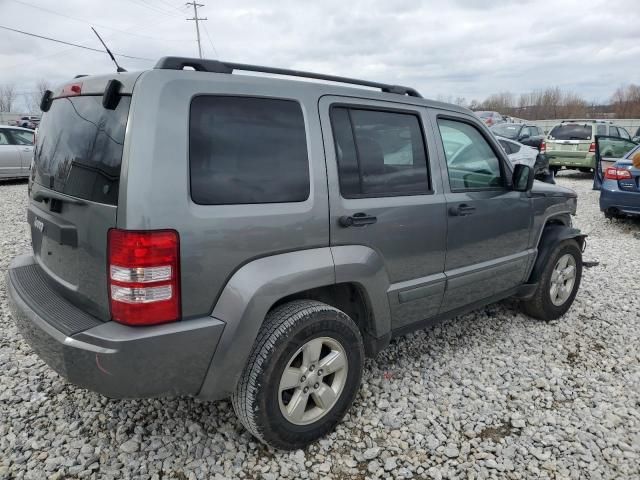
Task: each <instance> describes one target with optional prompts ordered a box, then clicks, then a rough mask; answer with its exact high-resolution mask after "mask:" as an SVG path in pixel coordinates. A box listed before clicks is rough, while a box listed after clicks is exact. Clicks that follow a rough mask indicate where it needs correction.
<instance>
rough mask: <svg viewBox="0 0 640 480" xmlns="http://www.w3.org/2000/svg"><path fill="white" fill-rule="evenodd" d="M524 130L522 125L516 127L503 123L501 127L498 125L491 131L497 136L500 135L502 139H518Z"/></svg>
mask: <svg viewBox="0 0 640 480" xmlns="http://www.w3.org/2000/svg"><path fill="white" fill-rule="evenodd" d="M521 129H522V126H521V125H514V124H512V123H511V124H509V123H501V124H500V125H496V126H495V127H491V131H492V132H493V133H495V134H496V135H500V136H501V137H507V138H511V139H514V140H515V139H516V138H518V135H520V130H521Z"/></svg>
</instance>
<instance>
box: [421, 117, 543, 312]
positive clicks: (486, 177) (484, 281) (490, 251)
mask: <svg viewBox="0 0 640 480" xmlns="http://www.w3.org/2000/svg"><path fill="white" fill-rule="evenodd" d="M433 123H434V124H435V125H437V127H436V130H437V133H438V136H439V137H440V142H439V146H440V148H441V149H442V155H441V159H442V160H443V161H444V162H443V170H444V171H446V172H447V174H445V175H443V177H445V181H444V183H445V190H446V193H445V195H446V198H447V219H448V221H447V257H446V262H445V274H446V276H447V289H446V292H445V296H444V300H443V303H442V308H441V312H448V311H451V310H455V309H456V308H459V307H463V306H465V305H469V304H471V303H474V302H476V301H481V300H484V299H487V298H490V297H492V296H494V295H497V294H500V293H502V292H505V291H507V290H509V289H511V288H513V287H515V286H517V285H519V284H520V283H522V281H523V277H524V275H525V271H526V269H527V266H528V264H529V261H530V260H531V259H532V257H533V255H534V254H535V250H533V249H528V248H527V247H528V241H529V232H530V229H531V227H532V218H533V215H532V201H531V198H530V196H529V194H528V193H524V192H516V191H513V190H511V188H510V183H511V182H510V180H509V178H510V176H511V167H510V166H509V162H508V160H506V158H505V156H504V154H503V152H502V151H501V149H500V147H499V146H498V144H497V141H496V140H495V138H492V137H491V136H490V134H488V133H487V132H486V129H485V128H483V127H482V126H481V125H479V122H478V121H476V120H474V119H472V118H471V117H470V116H466V115H462V114H451V115H446V116H443V115H436V114H435V113H434V114H433Z"/></svg>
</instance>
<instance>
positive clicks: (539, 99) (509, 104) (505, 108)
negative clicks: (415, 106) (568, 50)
mask: <svg viewBox="0 0 640 480" xmlns="http://www.w3.org/2000/svg"><path fill="white" fill-rule="evenodd" d="M50 89H51V86H50V84H49V82H48V81H47V80H45V79H41V80H39V81H38V82H37V83H36V89H35V90H33V91H31V92H27V93H22V94H20V93H18V91H17V90H16V87H15V85H14V84H12V83H5V84H0V112H11V111H14V110H15V108H16V107H17V101H18V98H19V96H22V97H23V105H24V107H26V109H27V110H28V111H29V113H38V112H39V111H40V108H39V105H40V99H41V98H42V95H43V94H44V92H45V90H50ZM438 100H440V101H445V102H449V103H455V104H456V105H463V106H465V107H468V108H470V109H471V110H492V111H496V112H500V113H501V114H503V115H510V116H512V117H517V118H524V119H526V120H542V119H562V118H601V117H604V116H612V118H640V85H635V84H630V85H625V86H621V87H618V88H617V89H616V91H615V92H614V93H613V95H612V96H611V98H610V99H609V104H607V105H601V104H596V103H594V102H588V101H587V100H585V99H584V98H583V97H581V96H580V95H577V94H575V93H573V92H570V91H566V90H562V89H561V88H559V87H549V88H545V89H540V90H534V91H533V92H529V93H522V94H520V95H514V94H513V93H511V92H501V93H494V94H491V95H489V96H488V97H487V98H485V99H484V100H483V101H478V100H472V101H471V102H467V100H466V99H465V98H464V97H455V98H454V97H452V96H448V97H445V96H442V95H439V96H438ZM20 113H23V112H20Z"/></svg>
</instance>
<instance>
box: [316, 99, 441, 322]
mask: <svg viewBox="0 0 640 480" xmlns="http://www.w3.org/2000/svg"><path fill="white" fill-rule="evenodd" d="M319 105H320V117H321V121H322V132H323V139H324V144H325V153H326V158H327V174H328V183H329V204H330V235H331V245H332V246H339V245H364V246H367V247H370V248H371V249H373V250H375V251H376V252H377V253H378V254H379V255H380V256H381V257H382V259H383V260H384V263H385V267H386V270H387V274H388V277H389V280H390V282H391V285H390V287H389V291H388V296H389V302H390V305H391V316H392V322H393V328H400V327H403V326H406V325H409V324H411V323H413V322H416V321H419V320H424V319H427V318H429V317H431V316H433V315H435V314H436V313H437V312H438V309H439V307H440V302H441V300H442V295H443V292H444V286H445V281H444V275H443V268H444V252H445V239H446V212H445V203H444V202H445V200H444V196H443V193H442V185H441V181H440V176H439V172H438V169H437V167H436V169H435V170H434V168H433V165H434V164H433V161H432V158H433V157H435V156H436V153H435V151H434V150H433V149H432V148H427V145H431V146H433V145H434V141H433V140H434V139H433V132H432V130H431V128H430V127H429V126H428V125H429V124H428V119H427V118H426V116H425V114H426V110H425V109H424V108H422V107H418V106H412V105H401V104H396V103H389V102H381V101H373V100H364V99H357V98H343V97H332V96H326V97H323V98H322V99H321V100H320V104H319ZM425 125H426V126H427V127H428V128H425ZM425 132H427V140H425Z"/></svg>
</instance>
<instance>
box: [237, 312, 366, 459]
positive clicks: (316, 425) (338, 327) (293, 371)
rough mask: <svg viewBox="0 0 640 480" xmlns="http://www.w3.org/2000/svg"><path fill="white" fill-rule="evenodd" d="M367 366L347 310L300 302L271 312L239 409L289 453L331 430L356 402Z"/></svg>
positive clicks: (245, 376) (240, 390) (253, 427)
mask: <svg viewBox="0 0 640 480" xmlns="http://www.w3.org/2000/svg"><path fill="white" fill-rule="evenodd" d="M363 363H364V348H363V343H362V337H361V335H360V331H359V330H358V327H357V325H356V324H355V323H354V322H353V320H351V318H349V316H347V315H346V314H345V313H344V312H342V311H340V310H338V309H336V308H333V307H331V306H329V305H326V304H324V303H321V302H317V301H311V300H297V301H293V302H290V303H287V304H284V305H281V306H279V307H277V308H275V309H274V310H272V311H271V312H270V313H269V314H268V315H267V318H266V319H265V323H264V325H263V327H262V329H261V331H260V333H259V335H258V338H257V340H256V343H255V345H254V347H253V351H252V353H251V356H250V358H249V360H248V361H247V365H246V367H245V369H244V371H243V373H242V376H241V378H240V381H239V382H238V385H237V387H236V391H235V393H234V394H233V396H232V402H233V407H234V410H235V412H236V414H237V415H238V418H239V419H240V421H241V422H242V423H243V425H244V426H245V427H246V428H247V430H249V431H250V432H251V433H252V434H253V435H254V436H255V437H257V438H258V439H259V440H261V441H262V442H264V443H266V444H269V445H271V446H273V447H276V448H281V449H285V450H291V449H296V448H301V447H304V446H305V445H307V444H309V443H310V442H312V441H314V440H316V439H318V438H320V437H322V436H323V435H325V434H326V433H328V432H329V431H331V430H332V429H333V428H334V427H335V425H336V424H337V423H338V422H339V421H340V420H341V419H342V417H343V416H344V415H345V413H346V412H347V410H348V409H349V408H350V407H351V404H352V403H353V400H354V398H355V396H356V394H357V392H358V389H359V386H360V380H361V377H362V367H363Z"/></svg>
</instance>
